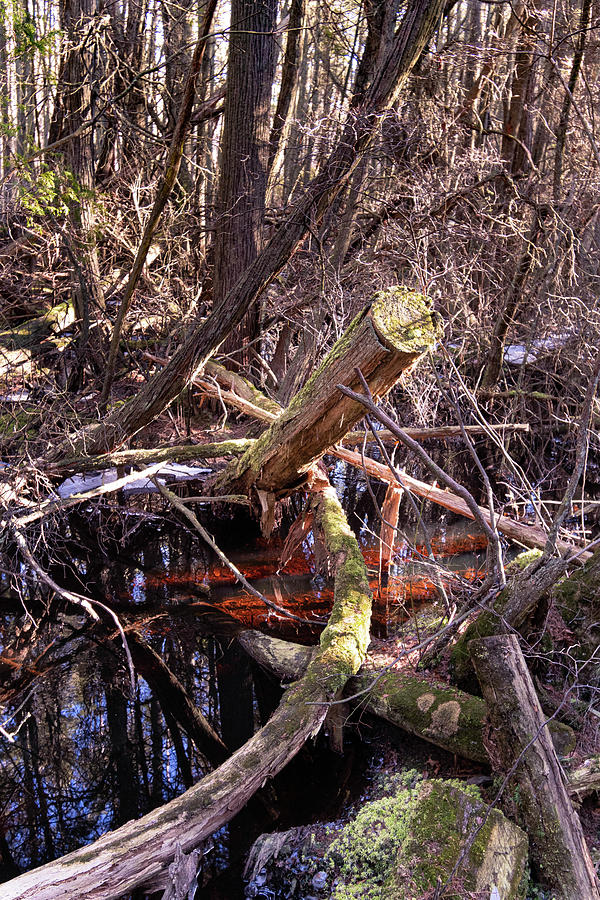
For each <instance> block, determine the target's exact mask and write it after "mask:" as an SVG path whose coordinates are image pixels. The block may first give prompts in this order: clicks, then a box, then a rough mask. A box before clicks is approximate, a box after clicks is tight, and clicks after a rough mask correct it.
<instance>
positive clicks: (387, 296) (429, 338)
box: [371, 286, 440, 353]
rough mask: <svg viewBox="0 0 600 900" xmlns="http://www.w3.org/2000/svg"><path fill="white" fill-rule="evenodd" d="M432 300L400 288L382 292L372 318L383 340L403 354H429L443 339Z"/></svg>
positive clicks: (379, 293)
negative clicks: (435, 343) (436, 343)
mask: <svg viewBox="0 0 600 900" xmlns="http://www.w3.org/2000/svg"><path fill="white" fill-rule="evenodd" d="M431 310H432V303H431V299H430V298H429V297H426V296H425V294H421V293H419V292H417V291H411V290H409V289H408V288H405V287H401V286H397V287H392V288H388V289H387V290H385V291H379V292H378V293H377V294H375V296H374V298H373V301H372V305H371V317H372V320H373V325H374V327H375V331H376V332H377V335H378V337H379V338H380V340H383V341H384V343H385V344H386V345H389V346H391V347H392V348H393V349H394V350H397V351H398V352H400V353H425V352H426V351H427V350H429V349H431V347H432V345H433V343H434V342H435V341H436V340H437V339H438V338H439V337H440V328H439V323H438V319H437V317H436V316H435V314H432V311H431Z"/></svg>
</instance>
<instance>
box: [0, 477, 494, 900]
mask: <svg viewBox="0 0 600 900" xmlns="http://www.w3.org/2000/svg"><path fill="white" fill-rule="evenodd" d="M334 475H335V478H334V480H335V479H336V478H337V477H338V476H337V473H334ZM340 489H343V492H344V495H345V496H344V504H345V506H346V508H350V509H353V510H354V511H355V515H354V517H353V518H352V524H353V527H355V528H356V530H357V532H358V534H359V537H360V541H361V544H362V546H363V548H364V555H365V559H366V562H367V565H368V568H369V574H370V583H371V588H372V590H373V592H374V595H375V607H374V624H375V629H376V630H377V629H378V630H379V632H380V633H386V632H387V631H388V630H390V629H393V628H395V627H397V626H398V624H399V623H401V622H403V621H405V620H406V618H407V616H409V615H410V614H411V612H412V610H413V609H414V608H415V605H418V604H419V603H422V602H425V601H427V600H429V599H431V598H433V597H434V596H435V592H436V588H435V585H434V582H433V580H432V578H431V573H430V571H429V569H428V563H427V562H424V560H423V557H424V555H425V550H424V546H423V539H422V536H421V534H420V532H419V530H418V529H417V528H416V526H415V524H414V523H412V524H411V522H410V520H408V519H407V520H406V521H405V522H404V536H403V537H402V538H401V539H400V540H399V542H398V547H397V552H396V555H395V557H394V559H393V561H392V565H391V568H390V573H389V578H387V579H385V578H382V577H381V573H380V572H379V551H378V549H377V547H376V534H377V529H378V523H377V521H376V519H375V518H374V517H373V512H372V510H373V505H372V500H371V497H370V496H369V495H368V492H367V491H366V488H365V485H364V483H363V482H362V481H361V479H360V478H354V479H347V478H346V479H345V480H344V481H343V482H340ZM375 490H379V488H375ZM380 499H381V498H380ZM159 510H160V501H158V500H153V501H150V503H149V505H148V507H147V509H146V511H145V512H146V514H147V518H144V517H143V516H142V517H140V515H139V510H134V509H132V510H131V518H129V517H128V515H127V511H126V509H124V510H122V511H121V513H120V517H119V519H118V522H117V520H116V519H115V516H114V512H113V511H107V512H106V513H103V512H102V509H101V508H99V510H98V511H96V512H95V513H94V516H95V518H92V519H90V517H89V516H83V515H81V514H80V513H73V514H72V515H71V516H70V518H69V520H68V524H67V526H66V527H65V534H64V548H65V552H64V553H63V562H62V563H60V564H57V563H56V562H52V560H51V559H49V560H48V561H47V563H48V568H49V569H50V571H51V572H52V574H53V577H55V578H56V580H57V581H59V582H60V583H61V584H63V585H64V586H66V587H67V588H70V589H72V590H77V591H78V592H81V593H85V594H87V595H88V596H91V597H92V598H94V599H98V600H101V601H102V602H104V603H107V604H108V605H109V606H110V607H111V608H113V609H115V610H117V611H118V613H119V616H120V619H121V621H122V623H123V626H124V628H125V630H126V632H127V634H128V637H129V644H130V647H131V652H132V656H133V662H134V665H135V668H136V679H135V689H134V690H133V691H132V689H131V685H130V676H129V671H128V667H127V664H126V660H125V656H124V653H123V646H122V641H121V637H120V635H119V633H118V632H117V631H116V629H115V627H114V624H113V622H112V620H111V619H110V618H108V617H103V619H102V620H101V622H99V623H96V624H94V623H93V622H91V621H90V620H89V619H88V618H84V617H83V616H80V615H78V614H75V613H76V611H75V612H74V610H73V608H67V607H66V606H65V605H64V604H63V603H62V601H59V600H57V599H56V598H53V599H50V598H47V597H43V596H41V594H40V593H39V588H38V587H34V586H32V583H31V581H30V580H28V578H27V573H26V572H24V573H23V575H24V578H23V584H22V585H20V587H21V588H22V590H23V600H24V602H25V605H26V607H27V610H28V613H27V614H25V613H24V609H23V605H22V603H21V600H20V599H19V598H18V596H16V594H15V592H14V590H13V589H12V588H11V585H10V584H8V583H4V585H3V587H4V588H5V590H4V591H2V592H0V602H2V603H3V604H4V606H3V608H2V612H3V615H2V623H3V624H2V654H1V655H0V675H1V676H2V682H1V693H0V697H1V703H2V711H3V719H2V722H3V727H4V730H5V732H7V734H9V735H10V734H13V739H12V740H9V739H4V740H3V741H2V742H1V743H0V750H1V758H0V765H1V769H0V802H1V810H2V812H1V819H0V823H1V827H0V878H1V879H2V880H6V879H8V878H10V877H13V876H14V875H15V874H17V873H18V872H20V871H23V870H25V869H27V868H30V867H32V866H36V865H39V864H41V863H43V862H45V861H47V860H50V859H53V858H55V857H57V856H60V855H63V854H64V853H67V852H68V851H70V850H72V849H75V848H77V847H80V846H83V845H85V844H87V843H89V842H91V841H93V840H94V839H95V838H96V837H98V836H100V835H101V834H103V833H105V832H106V831H107V830H109V829H111V828H115V827H117V826H118V825H120V824H122V823H124V822H126V821H128V820H129V819H131V818H135V817H137V816H140V815H142V814H144V813H146V812H148V811H150V810H151V809H153V808H155V807H157V806H160V805H162V804H163V803H165V802H167V801H168V800H170V799H171V798H173V797H175V796H176V795H178V794H179V793H181V792H182V791H184V790H185V789H186V788H188V787H190V786H191V785H192V784H194V783H195V782H197V781H198V780H199V779H200V778H202V777H203V775H204V774H205V773H206V772H207V771H209V770H210V769H211V768H213V767H214V766H216V765H218V764H219V762H220V761H221V759H222V758H223V754H224V752H227V751H231V750H234V749H235V748H236V747H238V746H240V745H241V744H243V743H244V742H245V741H246V740H247V739H248V737H249V736H250V735H251V734H252V733H253V732H254V731H255V730H256V729H257V728H259V727H260V726H261V724H262V723H264V722H265V721H266V720H267V718H268V717H269V715H270V714H271V712H272V710H273V709H274V708H275V706H276V705H277V703H278V702H279V697H280V690H279V687H278V685H277V684H276V683H275V682H274V681H273V680H272V679H270V678H269V677H268V676H267V675H265V673H263V672H261V671H259V670H257V668H256V667H255V666H254V665H253V664H252V663H251V662H250V661H249V660H248V659H247V658H246V657H245V656H244V655H243V654H242V653H241V651H240V650H239V648H238V647H237V646H236V645H235V644H234V643H233V640H234V637H235V634H236V632H237V631H239V629H240V628H248V627H253V628H254V627H260V628H262V629H266V630H269V631H270V632H271V633H273V634H276V635H277V636H279V637H283V638H288V639H292V640H296V641H301V642H305V643H314V642H315V641H316V640H317V639H318V635H319V633H320V630H321V628H322V626H323V624H324V622H325V621H326V618H327V615H328V613H329V610H330V609H331V604H332V600H333V596H332V585H331V583H330V582H329V580H328V579H327V578H326V577H325V574H324V573H320V574H319V572H318V571H317V563H316V561H315V549H316V548H315V543H314V541H313V540H312V539H311V538H310V536H309V537H308V538H307V539H306V540H305V541H304V543H302V544H301V545H300V546H299V547H298V548H297V549H296V551H295V552H294V554H293V556H292V557H291V559H289V560H288V561H287V562H286V564H285V566H281V562H280V557H281V550H282V546H283V541H282V540H281V539H278V538H275V539H274V540H272V541H270V542H269V543H268V544H267V543H265V542H264V541H263V540H262V539H260V538H259V537H258V536H257V534H256V529H255V527H254V526H253V525H252V524H251V523H250V521H249V520H248V519H244V518H242V517H240V516H237V517H236V518H235V519H233V518H231V519H228V520H223V519H222V518H213V519H208V520H206V519H205V521H206V523H207V526H208V527H209V528H210V530H211V531H213V532H214V533H215V537H216V539H217V542H218V543H219V545H220V546H222V548H223V550H224V551H225V552H226V553H227V555H228V556H229V557H230V558H231V560H232V562H234V563H235V564H236V565H237V566H238V567H239V568H240V569H241V570H242V572H243V573H244V575H245V576H246V577H247V578H248V579H250V580H251V581H252V582H253V584H254V585H255V586H256V587H258V589H259V590H260V591H261V592H262V593H264V594H265V595H266V596H267V597H268V598H269V599H272V600H274V601H275V602H276V603H277V604H278V605H280V606H282V607H284V608H286V609H289V610H290V611H293V612H294V614H295V615H296V616H301V617H303V618H304V619H305V622H304V623H300V622H298V621H296V620H291V619H288V618H285V617H282V616H280V615H278V614H274V613H273V612H272V611H270V610H268V609H265V607H264V605H263V604H262V603H261V601H260V600H258V599H257V598H254V597H251V596H249V595H248V594H247V593H246V592H245V591H243V590H241V589H240V588H239V587H238V586H237V584H236V582H235V579H234V578H233V576H232V575H231V573H230V571H229V570H228V569H227V568H226V567H225V566H223V564H222V563H221V562H219V561H218V560H216V559H215V558H213V557H212V555H211V554H210V553H209V552H208V551H207V549H206V548H205V547H203V546H201V545H200V544H199V543H198V540H197V537H196V535H193V534H191V533H189V532H188V531H187V530H186V529H185V528H177V529H169V530H166V529H163V526H162V525H161V524H160V522H159V520H157V518H156V515H157V512H158V511H159ZM296 512H297V509H294V507H293V505H292V504H290V508H289V510H288V515H289V517H290V518H293V516H294V515H295V513H296ZM285 524H286V527H287V525H288V524H289V523H285ZM442 525H443V523H442ZM285 530H286V528H284V529H282V532H283V533H285ZM432 545H433V549H434V553H435V555H436V556H438V557H439V558H440V559H442V560H443V562H444V572H443V573H442V578H443V580H444V582H445V583H446V584H447V585H448V586H450V587H454V588H456V589H458V588H459V586H460V579H459V580H457V581H456V582H455V581H453V573H452V570H453V569H454V570H457V571H458V573H459V574H460V578H463V579H464V578H467V579H468V578H472V577H475V575H476V574H477V572H478V571H479V570H480V568H481V567H482V565H483V556H482V554H483V552H484V550H485V542H484V541H483V540H482V539H481V538H480V537H479V536H477V534H476V532H475V531H474V528H473V526H469V527H468V528H467V529H466V531H465V529H464V528H462V529H460V532H458V531H456V532H455V531H454V530H453V529H451V528H448V527H445V526H444V525H443V527H441V528H440V526H439V522H438V531H437V533H436V535H434V536H433V540H432ZM473 549H475V550H477V551H478V553H479V555H476V556H473V555H472V551H473ZM467 554H471V555H467ZM453 556H454V560H453V561H450V560H449V558H450V557H453ZM53 559H55V557H53ZM65 560H68V561H65ZM13 588H14V586H13ZM211 730H212V737H211ZM223 744H224V745H225V746H226V748H227V751H225V750H224V748H223ZM306 753H307V754H309V755H310V754H313V755H314V753H315V750H314V749H313V748H307V749H306ZM332 760H333V761H331V760H330V762H329V765H330V766H331V767H333V768H332V771H333V770H334V769H335V770H336V771H337V769H336V767H338V768H339V767H340V766H342V763H341V762H340V761H339V760H337V758H335V759H334V758H333V757H332ZM297 765H299V766H302V760H300V761H299V762H298V764H297ZM323 765H324V764H323V757H320V762H319V765H318V766H314V765H312V766H311V767H310V768H311V773H310V776H308V775H306V774H305V775H303V777H304V778H305V779H307V778H309V777H310V778H316V777H319V770H322V771H326V768H323ZM344 765H346V764H345V763H344ZM338 776H339V772H338V775H336V778H335V779H333V778H331V777H329V778H328V779H327V782H328V787H327V789H325V788H323V789H321V790H319V791H316V792H312V791H310V790H307V788H306V785H307V784H308V782H307V781H306V780H305V782H304V785H303V786H302V785H300V789H301V793H302V795H306V796H303V797H302V800H300V799H299V798H298V790H299V786H298V785H296V786H295V787H294V786H292V785H291V784H289V783H288V784H286V783H285V781H284V779H280V780H279V781H278V782H277V783H276V786H275V787H274V788H271V789H270V790H275V791H276V792H277V793H278V796H275V797H273V796H271V795H262V796H261V797H259V798H258V800H257V801H256V802H255V804H254V805H253V807H252V808H251V809H250V811H246V812H245V813H243V814H242V815H243V817H244V816H245V819H244V822H243V823H242V824H241V825H240V821H241V820H238V822H237V823H235V824H233V825H232V826H231V828H225V829H222V831H221V832H219V834H218V835H216V836H213V839H212V841H211V845H210V847H209V848H207V853H206V855H205V856H204V857H203V867H204V872H203V876H202V879H201V882H202V883H205V884H208V883H209V881H210V878H211V877H212V876H214V875H215V874H216V873H220V872H223V869H224V867H225V865H226V864H227V862H228V860H230V856H231V855H232V854H233V855H234V856H235V854H238V853H239V854H241V853H242V852H243V847H245V845H246V843H247V841H248V840H249V839H251V837H252V836H253V835H255V834H257V833H258V832H260V831H261V830H265V829H267V830H269V829H270V828H271V829H272V828H273V826H274V818H276V817H281V816H284V813H283V812H282V810H283V808H284V807H285V803H286V802H287V815H288V822H289V824H298V815H299V811H300V810H301V808H302V803H308V802H309V795H311V794H312V796H310V802H312V803H313V804H314V803H315V802H316V801H315V797H321V798H325V797H326V796H327V791H334V785H337V784H341V783H342V780H341V777H340V778H338ZM289 777H292V778H293V772H292V776H289ZM346 777H348V776H346ZM336 779H337V780H336ZM294 791H295V792H296V793H295V794H294V793H293V792H294ZM336 791H337V788H336ZM334 793H335V791H334ZM284 798H287V801H286V800H285V799H284ZM317 813H318V810H317V811H315V809H314V807H313V811H312V813H311V812H310V811H309V810H308V808H307V811H306V812H305V813H304V815H305V816H306V818H307V820H308V819H310V817H311V815H315V814H317ZM294 815H295V816H296V818H294ZM284 820H285V817H284ZM222 877H223V876H221V878H222ZM206 890H207V891H208V890H209V889H208V888H207V889H206ZM232 890H234V889H233V888H231V886H229V887H228V888H226V889H224V893H223V894H222V896H229V897H233V896H235V894H234V893H231V891H232ZM199 896H208V893H207V894H206V895H205V894H203V893H202V892H200V894H199ZM215 896H216V895H215Z"/></svg>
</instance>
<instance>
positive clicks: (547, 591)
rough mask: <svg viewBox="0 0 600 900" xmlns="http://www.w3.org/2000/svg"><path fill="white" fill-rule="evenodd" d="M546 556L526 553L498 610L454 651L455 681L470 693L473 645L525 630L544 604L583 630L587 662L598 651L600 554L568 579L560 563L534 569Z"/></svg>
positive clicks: (512, 570)
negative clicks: (509, 631) (506, 632)
mask: <svg viewBox="0 0 600 900" xmlns="http://www.w3.org/2000/svg"><path fill="white" fill-rule="evenodd" d="M540 555H541V554H540V553H539V552H537V551H531V552H529V553H522V554H521V555H520V556H518V557H517V559H516V560H514V561H513V562H512V563H511V565H510V567H509V568H508V569H507V575H508V574H511V575H512V577H511V578H510V580H509V581H508V583H507V585H506V587H505V588H504V589H503V590H502V591H501V592H500V593H499V594H498V596H497V597H496V600H495V602H494V605H493V608H492V609H489V610H484V611H483V612H481V613H480V614H479V616H478V617H477V618H476V619H475V621H474V622H472V623H471V625H469V627H468V628H467V629H466V630H465V631H464V632H463V634H462V635H461V636H460V637H459V638H458V640H457V641H456V643H455V645H454V647H453V648H452V653H451V660H452V667H453V673H454V678H455V680H456V682H457V683H458V684H460V685H461V686H462V687H466V688H467V689H468V688H469V685H470V684H471V683H472V679H473V674H474V673H473V665H472V662H471V656H470V652H469V642H470V641H472V640H474V639H476V638H484V637H491V636H492V635H494V634H498V633H499V632H501V631H503V630H504V629H506V628H507V627H510V628H517V629H518V628H520V627H521V626H522V625H523V623H524V622H525V621H526V620H527V618H528V617H529V616H530V615H531V614H532V613H533V612H534V611H535V609H536V607H537V605H538V604H539V603H540V601H542V600H543V601H544V602H547V603H548V604H556V606H557V608H558V610H559V612H560V613H561V614H562V615H563V617H564V619H565V622H566V624H567V625H568V627H569V628H571V629H573V630H575V629H576V630H577V635H578V641H579V644H580V647H581V649H582V655H583V656H584V657H585V658H587V657H588V656H589V655H591V653H593V652H594V650H595V649H596V647H597V646H598V635H599V631H600V626H599V625H598V620H599V616H598V609H599V606H600V604H598V597H599V596H600V551H597V552H596V553H594V554H593V555H592V554H589V555H588V556H589V558H588V560H587V561H586V563H585V565H584V566H583V567H581V568H578V569H576V570H575V571H574V572H572V573H571V575H569V576H568V577H563V576H564V572H565V566H564V564H563V563H562V562H561V561H560V560H549V561H548V562H547V563H545V565H543V566H540V567H537V566H536V565H532V564H533V563H537V562H538V561H539V559H540Z"/></svg>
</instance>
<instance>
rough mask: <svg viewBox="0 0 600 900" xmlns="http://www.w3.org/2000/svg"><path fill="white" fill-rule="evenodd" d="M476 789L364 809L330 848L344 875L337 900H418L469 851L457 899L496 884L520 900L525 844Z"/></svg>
mask: <svg viewBox="0 0 600 900" xmlns="http://www.w3.org/2000/svg"><path fill="white" fill-rule="evenodd" d="M485 812H486V804H485V803H484V802H483V801H482V799H481V795H480V794H479V791H478V789H477V788H475V787H472V786H465V785H463V784H461V783H460V782H457V781H441V780H432V781H425V782H421V783H420V784H419V785H418V786H417V787H416V788H412V789H404V790H399V791H396V792H395V793H394V794H393V795H392V796H389V797H383V798H381V799H379V800H375V801H373V802H371V803H367V804H365V805H364V806H363V807H362V809H361V810H360V811H359V813H358V815H357V816H356V818H355V819H354V820H353V821H351V822H350V823H348V825H346V826H345V827H344V828H343V830H342V832H341V833H340V835H339V837H337V838H336V840H334V841H333V842H332V844H331V845H330V847H329V849H328V851H327V853H326V856H325V865H326V867H327V868H332V869H333V870H334V871H338V872H339V873H340V877H341V879H343V880H342V882H341V883H338V884H337V886H336V887H335V889H334V891H333V894H332V900H421V898H422V897H424V896H429V892H430V891H432V890H434V889H435V888H436V887H437V886H438V885H439V884H443V883H444V882H445V881H446V880H447V879H448V878H449V876H450V873H451V872H452V870H453V869H454V866H455V864H456V862H457V860H458V858H459V856H460V855H461V853H462V852H463V850H464V848H465V847H466V846H467V841H468V840H471V844H470V846H469V847H468V849H467V850H466V853H465V856H464V858H463V861H462V863H461V865H460V867H459V870H458V878H457V881H456V884H457V885H460V887H459V888H458V891H453V892H452V893H451V894H450V895H446V894H445V895H444V896H452V897H467V896H472V894H471V893H470V892H472V891H478V890H481V889H482V888H486V889H489V887H490V886H491V884H494V883H495V884H498V885H499V886H500V889H501V896H502V898H503V900H517V898H518V897H520V896H522V895H523V890H524V885H525V878H524V875H525V863H526V860H527V837H526V835H525V834H524V833H523V832H522V831H521V830H520V829H519V828H518V827H517V826H516V825H512V823H510V822H508V820H507V819H505V817H504V816H503V815H502V813H500V812H498V811H497V810H492V811H491V813H490V815H489V817H488V818H487V820H485V819H484V815H485Z"/></svg>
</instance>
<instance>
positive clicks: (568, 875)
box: [469, 634, 600, 900]
mask: <svg viewBox="0 0 600 900" xmlns="http://www.w3.org/2000/svg"><path fill="white" fill-rule="evenodd" d="M469 647H470V650H471V656H472V658H473V664H474V666H475V670H476V672H477V677H478V678H479V682H480V684H481V689H482V691H483V695H484V697H485V699H486V701H487V704H488V709H489V717H490V721H491V724H492V727H493V729H494V731H493V741H494V749H495V751H496V752H497V753H498V756H499V758H500V760H501V763H502V766H503V768H504V769H505V770H506V771H507V772H510V771H511V770H512V769H513V768H514V769H515V771H514V775H513V778H512V781H513V783H514V784H515V785H517V786H518V788H519V794H520V799H519V802H518V805H519V809H520V810H522V814H523V818H524V820H525V824H526V830H527V833H528V835H529V840H530V847H531V856H532V859H533V860H534V862H535V864H536V866H537V867H538V869H539V873H540V876H541V878H542V879H543V881H544V883H546V884H547V885H548V886H549V887H550V888H551V890H552V891H553V893H554V894H555V896H556V898H557V900H573V898H575V897H577V898H578V900H600V892H599V890H598V881H597V879H596V875H595V872H594V865H593V863H592V860H591V858H590V854H589V851H588V848H587V845H586V842H585V838H584V836H583V831H582V829H581V823H580V821H579V819H578V817H577V815H576V814H575V812H574V810H573V807H572V805H571V801H570V800H569V797H568V794H567V791H566V788H565V784H564V781H563V776H562V772H561V768H560V765H559V763H558V760H557V758H556V754H555V752H554V748H553V746H552V741H551V739H550V734H549V732H548V728H547V726H545V725H544V722H545V717H544V715H543V713H542V710H541V708H540V704H539V701H538V698H537V696H536V693H535V690H534V687H533V682H532V680H531V676H530V674H529V671H528V669H527V665H526V663H525V659H524V657H523V654H522V652H521V648H520V646H519V642H518V640H517V638H516V637H515V635H512V634H511V635H501V636H498V637H489V638H484V639H483V640H478V641H471V643H470V645H469Z"/></svg>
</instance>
